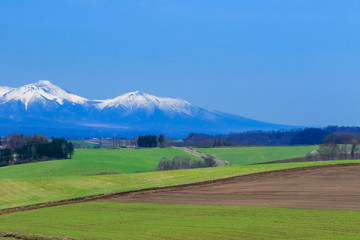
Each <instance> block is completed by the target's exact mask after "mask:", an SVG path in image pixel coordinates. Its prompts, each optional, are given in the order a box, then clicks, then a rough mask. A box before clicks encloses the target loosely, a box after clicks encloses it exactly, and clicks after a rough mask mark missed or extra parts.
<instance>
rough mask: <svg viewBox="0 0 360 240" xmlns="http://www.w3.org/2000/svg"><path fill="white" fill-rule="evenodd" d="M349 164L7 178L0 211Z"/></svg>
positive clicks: (0, 196) (1, 189)
mask: <svg viewBox="0 0 360 240" xmlns="http://www.w3.org/2000/svg"><path fill="white" fill-rule="evenodd" d="M349 163H350V164H351V163H360V160H344V161H322V162H297V163H276V164H264V165H261V164H259V165H248V166H231V167H214V168H201V169H187V170H173V171H162V172H146V173H133V174H118V175H100V176H72V177H53V178H31V179H3V180H2V181H1V185H0V209H7V208H14V207H21V206H28V205H34V204H40V203H46V202H52V201H60V200H66V199H74V198H80V197H86V196H92V195H100V194H112V193H121V192H128V191H134V190H141V189H148V188H156V187H167V186H176V185H181V184H190V183H196V182H204V181H209V180H216V179H222V178H229V177H234V176H242V175H247V174H253V173H261V172H267V171H275V170H283V169H291V168H298V167H308V166H321V165H333V164H349Z"/></svg>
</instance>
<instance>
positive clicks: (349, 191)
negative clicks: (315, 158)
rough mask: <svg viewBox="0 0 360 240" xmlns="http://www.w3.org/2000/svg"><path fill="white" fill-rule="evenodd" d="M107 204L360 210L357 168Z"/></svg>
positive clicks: (250, 179) (277, 175) (236, 181)
mask: <svg viewBox="0 0 360 240" xmlns="http://www.w3.org/2000/svg"><path fill="white" fill-rule="evenodd" d="M106 201H120V202H148V203H179V204H217V205H254V206H280V207H301V208H303V207H305V208H326V209H357V210H360V165H335V166H322V167H318V168H309V169H293V170H284V171H275V172H270V173H267V174H253V175H248V176H240V177H236V178H232V179H228V180H222V181H215V182H213V183H207V184H201V185H199V186H185V187H178V188H173V189H165V190H153V191H143V192H139V193H132V194H127V195H124V196H116V197H113V198H110V199H107V200H106Z"/></svg>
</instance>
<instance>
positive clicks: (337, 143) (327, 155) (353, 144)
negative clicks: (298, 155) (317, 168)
mask: <svg viewBox="0 0 360 240" xmlns="http://www.w3.org/2000/svg"><path fill="white" fill-rule="evenodd" d="M359 144H360V136H359V135H357V134H354V133H333V134H330V135H328V136H326V137H325V138H324V140H323V144H322V145H321V146H320V148H319V150H318V151H313V152H311V153H310V154H309V155H308V158H309V159H310V160H312V161H316V160H337V159H338V160H341V159H358V158H360V146H359Z"/></svg>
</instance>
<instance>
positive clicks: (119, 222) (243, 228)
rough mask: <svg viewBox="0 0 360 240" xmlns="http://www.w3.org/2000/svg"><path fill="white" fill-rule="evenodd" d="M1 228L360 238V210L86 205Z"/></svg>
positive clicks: (81, 233) (9, 218)
mask: <svg viewBox="0 0 360 240" xmlns="http://www.w3.org/2000/svg"><path fill="white" fill-rule="evenodd" d="M0 222H1V230H2V231H7V232H21V233H23V234H28V235H32V234H42V235H55V236H63V237H65V236H67V237H72V238H76V239H248V240H251V239H324V240H328V239H359V236H360V225H359V222H360V212H359V211H344V210H311V209H291V208H275V207H248V206H210V205H172V204H169V205H168V204H138V203H136V204H135V203H117V202H87V203H80V204H72V205H66V206H58V207H51V208H45V209H37V210H32V211H26V212H18V213H13V214H8V215H2V216H0Z"/></svg>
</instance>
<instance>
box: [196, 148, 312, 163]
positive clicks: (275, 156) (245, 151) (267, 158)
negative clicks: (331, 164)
mask: <svg viewBox="0 0 360 240" xmlns="http://www.w3.org/2000/svg"><path fill="white" fill-rule="evenodd" d="M318 148H319V147H318V146H315V145H310V146H279V147H220V148H197V149H196V150H197V151H199V152H203V153H205V154H208V155H211V156H213V157H215V158H219V159H221V160H225V161H229V162H230V163H231V165H246V164H255V163H263V162H271V161H277V160H283V159H289V158H299V157H305V156H306V155H307V154H308V153H310V152H311V151H313V150H316V149H318Z"/></svg>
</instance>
